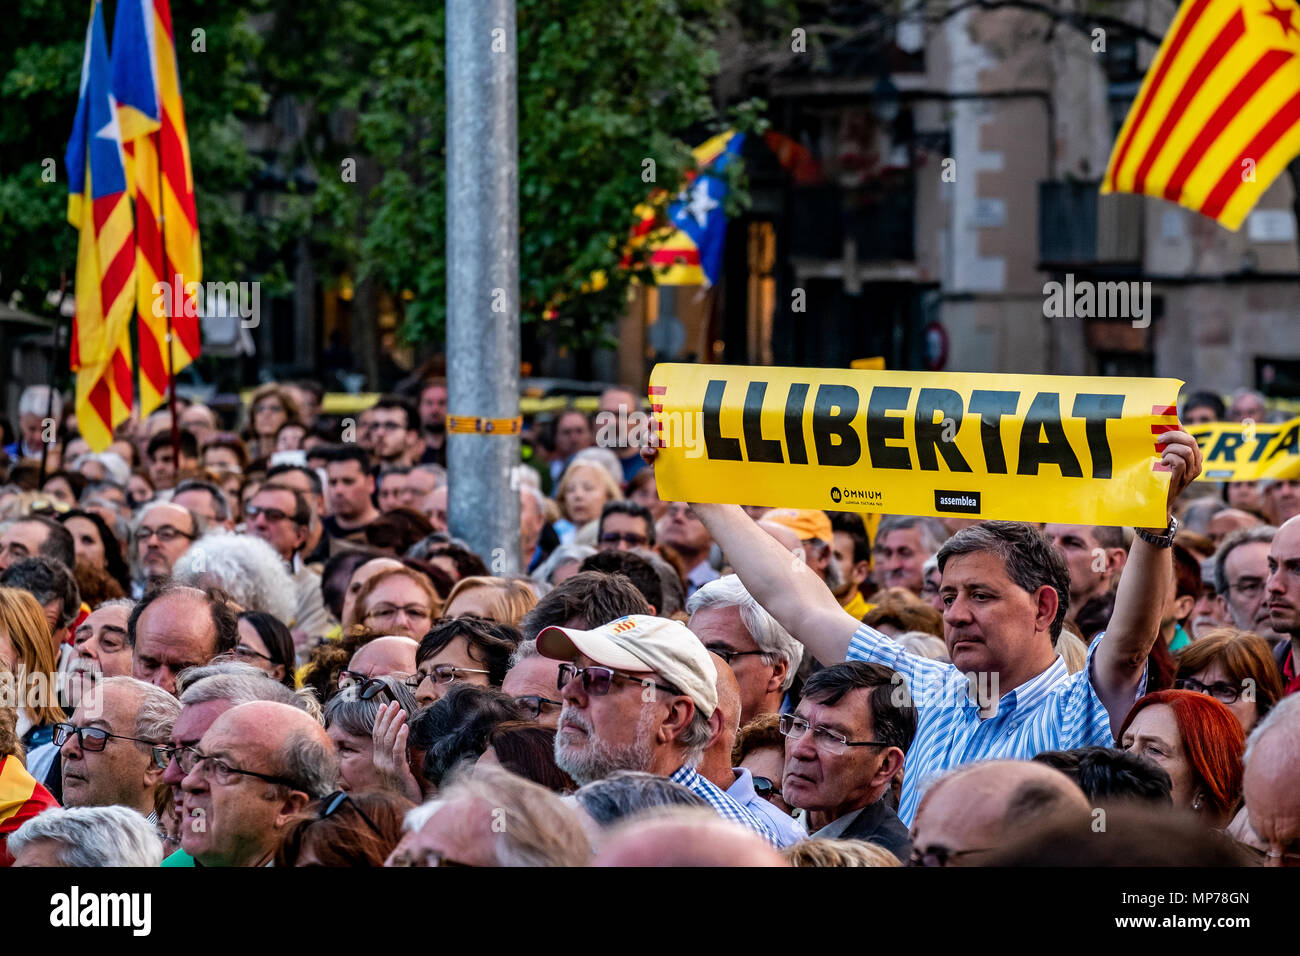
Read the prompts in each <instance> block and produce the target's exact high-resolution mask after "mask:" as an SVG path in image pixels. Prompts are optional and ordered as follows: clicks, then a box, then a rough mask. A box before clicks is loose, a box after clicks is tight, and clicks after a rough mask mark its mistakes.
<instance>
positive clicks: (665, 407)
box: [650, 364, 1182, 527]
mask: <svg viewBox="0 0 1300 956" xmlns="http://www.w3.org/2000/svg"><path fill="white" fill-rule="evenodd" d="M1181 385H1182V382H1180V381H1178V380H1177V379H1169V378H1165V379H1154V378H1082V377H1074V376H1063V375H980V374H968V373H952V372H886V371H858V370H853V369H800V368H759V367H754V368H750V367H742V366H724V365H674V364H661V365H656V366H655V368H654V371H653V372H651V374H650V402H651V408H652V411H653V412H654V413H655V419H656V421H657V423H658V427H659V440H660V443H661V445H662V446H663V447H662V450H661V451H660V457H659V464H658V467H657V469H656V477H657V480H658V486H659V496H660V497H661V498H663V499H664V500H665V501H708V502H720V503H733V504H747V505H773V506H780V507H793V508H824V509H827V510H830V511H867V512H881V513H885V514H901V515H931V516H936V517H969V518H999V519H1007V520H1019V521H1057V522H1065V523H1071V524H1091V525H1137V526H1140V527H1162V526H1163V525H1164V524H1165V521H1166V517H1165V501H1166V497H1167V495H1168V488H1169V475H1168V473H1167V472H1166V471H1164V470H1163V467H1164V466H1163V465H1161V464H1160V462H1159V455H1158V452H1157V449H1156V445H1155V437H1156V435H1159V434H1160V433H1162V432H1165V431H1171V430H1173V429H1176V428H1178V419H1177V416H1176V410H1175V408H1174V401H1175V399H1176V397H1177V395H1178V389H1179V387H1180V386H1181Z"/></svg>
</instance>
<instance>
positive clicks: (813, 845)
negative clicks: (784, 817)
mask: <svg viewBox="0 0 1300 956" xmlns="http://www.w3.org/2000/svg"><path fill="white" fill-rule="evenodd" d="M781 855H782V856H783V857H785V858H786V859H787V860H789V861H790V865H791V866H902V865H903V864H902V861H901V860H899V859H898V857H896V856H894V854H892V853H890V852H889V851H888V850H886V849H885V848H884V847H883V846H880V845H878V844H875V843H868V842H867V841H866V840H817V839H812V840H800V841H799V842H798V843H793V844H791V845H790V846H788V847H786V848H785V849H784V850H782V851H781Z"/></svg>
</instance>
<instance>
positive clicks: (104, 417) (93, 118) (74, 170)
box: [64, 0, 135, 451]
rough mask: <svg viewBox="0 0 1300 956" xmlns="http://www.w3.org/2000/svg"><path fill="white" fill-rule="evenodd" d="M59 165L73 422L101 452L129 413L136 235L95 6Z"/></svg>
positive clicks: (99, 11)
mask: <svg viewBox="0 0 1300 956" xmlns="http://www.w3.org/2000/svg"><path fill="white" fill-rule="evenodd" d="M64 164H65V165H66V166H67V169H68V222H70V223H71V224H72V225H74V226H76V227H77V229H78V231H79V233H80V236H79V239H78V242H77V278H76V305H77V309H76V316H75V318H74V319H73V328H72V348H71V356H70V364H71V367H72V370H73V371H74V372H76V373H77V401H76V407H77V424H78V427H79V428H80V429H81V434H82V437H84V438H85V439H86V442H87V444H89V445H90V447H91V449H92V450H93V451H103V450H104V449H106V448H107V447H108V446H109V444H110V443H111V442H112V440H113V429H114V428H115V427H116V426H117V425H118V424H120V423H121V422H122V421H124V420H125V419H126V418H127V417H128V416H129V415H130V414H131V399H132V383H131V338H130V324H131V307H132V304H133V302H134V301H135V296H134V291H135V237H134V235H133V232H132V229H131V204H130V200H129V199H128V197H127V191H126V190H127V187H126V171H125V169H124V166H123V158H122V136H121V130H120V129H119V127H118V117H117V105H116V103H115V102H114V101H113V94H112V90H111V87H110V82H109V65H108V39H107V37H106V35H105V33H104V13H103V9H102V7H101V6H100V4H99V2H98V0H93V2H92V5H91V11H90V23H89V25H88V26H87V28H86V46H85V52H84V54H83V57H82V63H81V92H80V95H79V97H78V100H77V116H76V119H75V120H74V121H73V124H72V138H71V139H70V140H69V141H68V149H67V153H66V154H65V155H64Z"/></svg>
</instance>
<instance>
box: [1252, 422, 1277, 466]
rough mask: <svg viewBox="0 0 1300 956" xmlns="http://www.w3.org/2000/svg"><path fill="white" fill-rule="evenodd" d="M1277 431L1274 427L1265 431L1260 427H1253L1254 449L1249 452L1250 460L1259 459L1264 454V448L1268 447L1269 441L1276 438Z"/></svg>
mask: <svg viewBox="0 0 1300 956" xmlns="http://www.w3.org/2000/svg"><path fill="white" fill-rule="evenodd" d="M1277 435H1278V432H1277V431H1276V430H1275V429H1270V430H1268V431H1265V430H1264V429H1262V428H1256V429H1255V450H1254V451H1252V452H1251V453H1250V460H1251V461H1259V459H1260V457H1261V456H1262V455H1263V454H1264V449H1265V448H1267V447H1268V445H1269V442H1271V441H1272V440H1273V439H1274V438H1276V437H1277Z"/></svg>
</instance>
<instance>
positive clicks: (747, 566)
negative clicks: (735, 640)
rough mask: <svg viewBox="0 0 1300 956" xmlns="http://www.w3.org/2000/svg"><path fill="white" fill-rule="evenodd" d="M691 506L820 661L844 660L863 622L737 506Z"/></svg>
mask: <svg viewBox="0 0 1300 956" xmlns="http://www.w3.org/2000/svg"><path fill="white" fill-rule="evenodd" d="M641 454H642V457H643V458H645V460H646V462H647V463H649V464H650V465H651V467H653V466H654V463H655V459H656V458H657V457H658V454H659V452H658V449H657V448H654V447H649V448H644V449H642V452H641ZM691 507H692V508H693V509H694V510H695V513H696V514H697V515H698V516H699V518H700V520H701V521H702V522H704V526H705V527H706V528H708V529H709V534H710V535H712V536H713V540H714V541H716V542H717V543H718V547H720V548H721V549H722V552H723V554H725V555H726V556H727V561H728V562H730V564H731V566H732V568H734V569H735V572H736V574H737V576H739V578H740V582H741V583H742V584H743V585H745V590H747V591H749V593H750V595H752V596H753V598H754V600H756V601H757V602H758V603H759V604H761V605H763V607H764V608H765V609H766V610H767V612H768V613H769V614H771V615H772V617H774V618H776V620H777V623H779V624H780V625H781V626H782V627H784V628H785V629H786V630H787V631H789V632H790V634H791V636H792V637H794V638H795V640H797V641H799V642H800V643H802V644H803V646H804V647H806V648H808V650H809V652H810V653H811V654H812V655H813V656H814V657H816V658H817V659H818V660H819V661H821V662H822V663H823V664H838V663H840V662H841V661H843V660H844V655H845V653H846V652H847V651H848V647H849V639H850V638H851V637H853V632H854V631H856V630H857V629H858V625H859V624H860V623H861V622H860V621H858V620H857V619H856V618H855V617H853V615H851V614H848V613H847V612H845V610H844V609H843V608H842V607H840V603H839V601H837V600H835V595H834V594H832V593H831V591H830V588H828V587H827V586H826V585H825V583H824V582H823V581H822V579H821V578H819V577H818V576H817V575H816V574H815V573H814V572H813V571H812V570H810V569H809V568H808V566H807V565H805V564H804V563H803V562H802V561H799V560H798V559H797V558H796V557H795V556H794V554H792V553H791V552H789V551H787V550H786V549H785V548H784V547H782V545H781V543H780V542H779V541H777V540H776V539H775V538H773V537H772V536H771V535H770V534H768V533H767V532H766V531H764V530H763V529H762V528H760V527H759V526H758V525H757V524H755V523H754V521H753V519H751V518H750V517H749V515H747V514H745V512H744V510H743V509H742V508H741V507H740V506H739V505H713V504H692V505H691Z"/></svg>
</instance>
